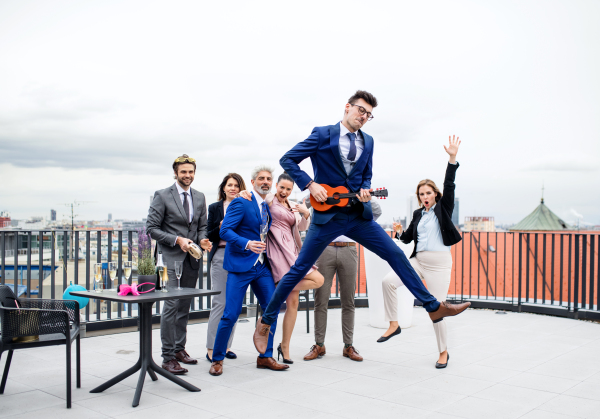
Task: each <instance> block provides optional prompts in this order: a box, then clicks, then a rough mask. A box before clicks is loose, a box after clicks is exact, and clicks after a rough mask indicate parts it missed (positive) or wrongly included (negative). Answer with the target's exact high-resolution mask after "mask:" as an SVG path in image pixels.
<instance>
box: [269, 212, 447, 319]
mask: <svg viewBox="0 0 600 419" xmlns="http://www.w3.org/2000/svg"><path fill="white" fill-rule="evenodd" d="M357 207H359V206H357ZM342 235H344V236H347V237H349V238H350V239H352V240H354V241H356V242H357V243H360V244H362V245H363V246H365V247H366V248H367V249H369V250H370V251H371V252H373V253H375V254H376V255H377V256H379V257H380V258H382V259H384V260H385V261H386V262H388V263H389V264H390V266H391V268H392V269H393V270H394V272H396V274H397V275H398V276H399V277H400V278H402V282H404V284H405V285H406V287H407V288H408V289H409V290H410V292H411V293H412V294H413V295H414V296H415V297H416V298H418V299H419V300H420V301H422V302H423V307H425V310H427V311H430V312H431V311H435V310H437V309H438V308H439V306H440V303H439V302H438V301H437V300H436V299H435V298H434V297H433V295H431V294H430V293H429V291H427V288H425V286H424V285H423V282H422V281H421V278H419V276H418V275H417V273H416V272H415V270H414V269H413V268H412V266H411V264H410V262H409V261H408V259H407V258H406V255H405V254H404V252H403V251H402V250H401V249H400V248H399V247H398V246H396V244H395V243H394V241H393V240H392V238H391V237H390V236H389V235H388V234H387V233H386V232H385V231H383V229H382V228H381V226H380V225H379V224H377V223H376V222H375V221H373V220H367V219H365V218H363V217H362V216H361V214H360V213H359V212H358V210H355V209H354V208H342V211H340V212H338V213H337V214H336V215H335V216H333V218H331V220H329V221H328V222H327V223H326V224H314V223H313V224H311V225H310V227H309V229H308V234H307V235H306V239H305V240H304V244H303V245H302V250H301V251H300V254H299V255H298V259H297V260H296V263H295V264H294V265H293V266H292V267H291V268H290V271H289V272H288V273H287V274H285V275H284V276H283V278H282V279H281V281H279V284H278V285H277V289H276V290H275V293H274V294H273V298H271V301H270V302H269V305H268V307H267V309H266V310H265V313H264V315H263V322H264V323H266V324H273V323H274V322H275V320H276V319H277V315H278V314H279V309H280V307H281V304H282V303H283V302H284V301H285V300H286V298H287V296H288V295H289V294H290V292H291V291H292V290H293V289H294V287H295V286H296V285H297V284H298V282H300V281H301V280H302V278H304V276H305V275H306V273H307V272H308V271H309V270H310V268H311V267H312V265H313V264H314V263H315V262H316V261H317V259H318V258H319V256H320V255H321V253H323V250H325V248H326V247H327V245H328V244H329V243H331V241H332V240H334V239H335V238H336V237H338V236H342Z"/></svg>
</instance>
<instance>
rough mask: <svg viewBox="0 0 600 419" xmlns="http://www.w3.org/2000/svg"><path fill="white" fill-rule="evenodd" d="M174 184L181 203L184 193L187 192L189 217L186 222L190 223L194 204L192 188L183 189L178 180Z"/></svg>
mask: <svg viewBox="0 0 600 419" xmlns="http://www.w3.org/2000/svg"><path fill="white" fill-rule="evenodd" d="M175 186H177V191H178V192H179V198H181V204H182V205H183V200H184V199H185V196H184V194H186V193H187V194H188V208H189V210H190V219H189V220H188V223H191V222H192V220H193V219H194V204H193V203H192V188H188V190H187V191H186V190H185V189H183V188H182V187H181V186H180V185H179V183H178V182H175Z"/></svg>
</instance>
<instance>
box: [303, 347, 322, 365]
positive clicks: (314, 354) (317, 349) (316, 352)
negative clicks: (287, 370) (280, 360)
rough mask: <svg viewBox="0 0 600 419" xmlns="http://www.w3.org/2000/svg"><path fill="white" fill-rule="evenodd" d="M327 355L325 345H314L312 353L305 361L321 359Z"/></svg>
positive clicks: (311, 348) (305, 357)
mask: <svg viewBox="0 0 600 419" xmlns="http://www.w3.org/2000/svg"><path fill="white" fill-rule="evenodd" d="M323 355H325V345H323V346H319V345H313V346H311V347H310V352H308V353H307V354H306V355H304V360H305V361H312V360H313V359H317V358H321V357H322V356H323Z"/></svg>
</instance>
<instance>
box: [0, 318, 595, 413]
mask: <svg viewBox="0 0 600 419" xmlns="http://www.w3.org/2000/svg"><path fill="white" fill-rule="evenodd" d="M414 310H415V313H414V319H413V326H412V327H411V328H408V329H405V330H403V331H402V334H401V335H400V336H396V337H394V338H392V339H390V340H389V341H388V342H385V343H377V342H376V339H377V338H378V337H379V336H380V335H381V333H382V332H383V330H382V329H375V328H373V327H371V326H369V324H368V317H369V316H368V309H366V308H365V309H357V311H356V328H355V334H354V339H355V342H354V344H355V347H356V348H357V349H358V350H359V351H360V353H361V355H363V356H364V358H365V360H364V362H362V363H358V362H353V361H350V360H349V359H347V358H343V357H342V348H343V343H342V339H341V325H340V315H341V311H340V310H339V309H332V310H330V311H329V324H328V333H327V340H326V342H325V345H326V347H327V355H326V356H325V357H323V358H322V359H317V360H314V361H310V362H306V361H303V360H302V357H303V356H304V354H305V353H306V352H308V349H309V348H310V346H311V345H312V344H313V343H314V338H313V334H312V328H313V326H312V324H311V333H310V334H307V333H306V320H305V319H306V316H305V315H304V312H300V313H299V315H298V322H297V324H296V329H295V331H294V336H293V338H292V352H291V356H292V359H293V360H294V361H295V363H294V364H293V365H292V366H291V368H290V369H289V370H288V371H284V372H274V371H269V370H259V369H257V368H256V365H255V362H256V355H257V354H256V351H255V349H254V346H253V344H252V332H253V325H254V322H253V319H251V321H250V322H243V323H238V327H237V333H236V337H235V340H234V344H233V347H232V349H233V350H234V351H235V352H236V353H237V354H238V359H236V360H226V363H225V368H224V374H223V375H222V376H220V377H212V376H210V375H209V374H208V369H209V366H210V364H209V363H208V361H206V359H205V358H203V357H204V354H205V349H204V348H205V341H206V327H207V325H206V323H200V324H194V325H190V326H189V328H188V344H187V350H188V352H189V353H190V355H192V356H194V357H197V358H198V359H199V363H198V365H195V366H194V365H192V366H188V367H187V368H188V369H189V370H190V372H189V373H188V374H187V375H186V376H184V379H185V380H187V381H189V382H191V383H192V384H194V385H196V386H197V387H200V388H201V389H202V391H201V392H200V393H191V392H188V391H186V390H184V389H182V388H181V387H179V386H177V385H175V384H173V383H171V382H169V381H167V380H165V379H164V378H162V377H160V376H159V379H158V381H156V382H152V381H151V380H150V379H149V377H147V379H146V382H145V385H144V392H143V394H142V398H141V401H140V405H139V406H138V407H137V408H132V407H131V401H132V398H133V393H134V388H135V386H136V384H137V379H138V376H137V374H134V375H133V376H132V377H129V378H128V379H126V380H125V381H123V382H122V383H121V384H118V385H116V386H114V387H112V388H110V389H108V390H106V391H105V392H104V393H101V394H91V393H89V390H90V389H91V388H93V387H95V386H97V385H99V384H101V383H102V382H104V381H106V380H107V379H109V378H111V377H113V376H114V375H116V374H118V373H120V372H122V371H124V370H125V369H127V368H129V367H130V366H132V365H133V363H134V362H135V361H136V359H137V356H138V334H137V333H122V334H113V335H107V336H98V337H90V338H85V339H82V388H81V389H77V388H75V379H74V378H73V408H72V409H70V410H67V409H66V407H65V406H66V404H65V400H64V399H65V372H64V365H65V360H64V356H65V355H64V354H65V352H64V346H62V347H61V346H59V347H51V348H39V349H31V350H26V351H17V352H15V355H14V356H13V365H12V368H11V372H10V375H9V379H8V383H7V386H6V391H5V394H4V395H0V417H2V418H4V417H10V418H13V419H15V418H31V417H40V418H54V417H56V418H61V419H62V418H65V419H67V418H79V419H80V418H105V417H112V418H138V417H139V418H144V419H152V418H160V419H164V418H185V417H193V418H195V419H209V418H231V419H238V418H239V419H242V418H243V419H252V418H257V419H268V418H296V417H303V418H305V417H311V418H315V419H316V418H319V419H327V418H338V419H339V418H387V417H403V418H413V417H414V418H448V419H450V418H457V417H458V418H477V419H479V418H527V419H535V418H544V419H553V418H556V419H557V418H572V417H573V418H600V357H599V354H600V324H595V323H589V322H583V321H578V320H569V319H561V318H555V317H548V316H540V315H534V314H526V313H507V314H502V315H500V314H496V312H494V311H490V310H468V311H466V312H465V313H463V314H461V315H460V316H458V317H455V318H450V319H448V320H447V321H448V329H449V353H450V355H451V359H450V362H449V365H448V368H446V369H445V370H436V369H435V368H434V364H435V361H436V359H437V355H436V349H437V348H436V344H435V335H434V332H433V328H432V326H431V322H430V321H429V318H428V316H427V313H426V312H425V311H424V310H423V309H422V308H414ZM310 317H311V323H312V313H311V316H310ZM280 319H281V317H280ZM280 338H281V330H278V331H277V334H276V338H275V342H276V343H279V341H280ZM153 344H154V346H153V350H154V359H155V361H156V362H157V363H159V364H160V361H161V358H160V336H159V330H154V332H153ZM5 358H6V353H5V354H4V356H3V360H2V361H1V362H0V367H1V368H4V359H5ZM73 359H74V353H73ZM34 415H35V416H34Z"/></svg>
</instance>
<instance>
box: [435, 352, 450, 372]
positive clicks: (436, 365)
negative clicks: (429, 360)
mask: <svg viewBox="0 0 600 419" xmlns="http://www.w3.org/2000/svg"><path fill="white" fill-rule="evenodd" d="M448 361H450V353H448V355H446V363H445V364H440V363H439V362H436V363H435V367H436V368H437V369H442V368H446V367H447V366H448Z"/></svg>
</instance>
